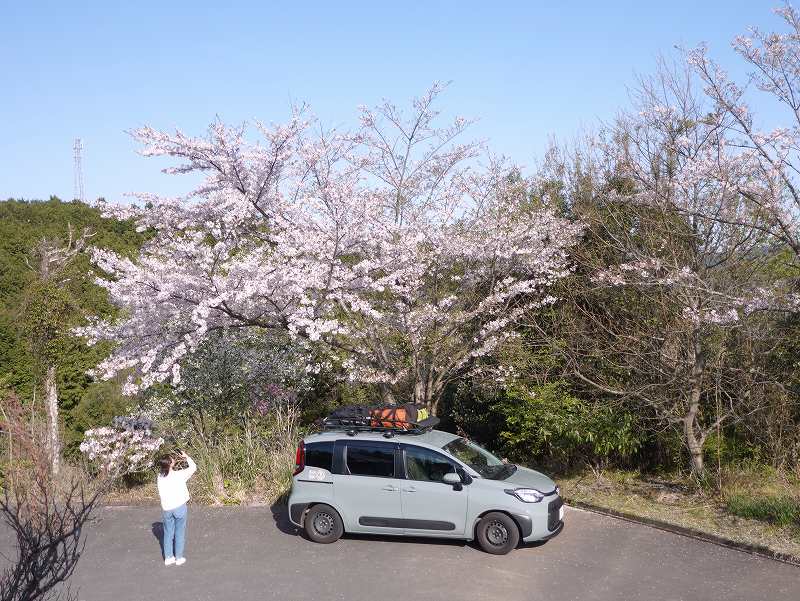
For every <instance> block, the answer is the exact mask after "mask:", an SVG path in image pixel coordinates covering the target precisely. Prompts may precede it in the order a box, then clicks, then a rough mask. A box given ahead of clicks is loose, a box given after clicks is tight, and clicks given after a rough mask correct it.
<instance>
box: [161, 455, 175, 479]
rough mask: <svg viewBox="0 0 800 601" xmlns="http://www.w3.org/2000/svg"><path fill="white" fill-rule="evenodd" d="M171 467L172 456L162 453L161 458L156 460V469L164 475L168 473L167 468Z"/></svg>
mask: <svg viewBox="0 0 800 601" xmlns="http://www.w3.org/2000/svg"><path fill="white" fill-rule="evenodd" d="M171 467H172V457H170V456H169V455H164V456H163V457H162V458H161V459H159V460H158V471H159V473H160V474H161V475H162V476H164V477H166V476H168V475H169V470H170V468H171Z"/></svg>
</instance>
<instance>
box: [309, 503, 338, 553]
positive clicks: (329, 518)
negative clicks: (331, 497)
mask: <svg viewBox="0 0 800 601" xmlns="http://www.w3.org/2000/svg"><path fill="white" fill-rule="evenodd" d="M304 526H305V530H306V534H307V535H308V538H310V539H311V540H313V541H314V542H315V543H323V544H328V543H332V542H334V541H337V540H339V539H340V538H341V536H342V534H344V524H342V518H341V517H340V516H339V513H338V512H337V511H336V510H335V509H334V508H333V507H331V506H330V505H323V504H320V505H314V506H313V507H312V508H311V509H309V510H308V513H307V514H306V519H305V521H304Z"/></svg>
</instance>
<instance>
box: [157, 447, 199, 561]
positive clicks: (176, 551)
mask: <svg viewBox="0 0 800 601" xmlns="http://www.w3.org/2000/svg"><path fill="white" fill-rule="evenodd" d="M180 458H182V459H184V460H185V461H186V463H187V465H188V467H186V468H184V469H175V463H176V458H175V456H174V455H165V456H164V457H162V458H161V459H159V461H158V469H159V471H158V477H157V478H156V484H157V485H158V496H159V497H160V498H161V509H162V510H163V514H162V515H163V522H164V565H165V566H170V565H177V566H180V565H183V564H184V563H186V557H185V556H184V554H183V550H184V545H185V543H186V519H187V517H188V508H187V507H186V503H187V501H188V500H189V489H188V488H187V487H186V482H187V481H188V480H189V478H191V477H192V475H194V473H195V472H196V471H197V465H196V464H195V462H194V461H192V458H191V457H189V455H187V454H186V453H184V452H183V451H181V452H180Z"/></svg>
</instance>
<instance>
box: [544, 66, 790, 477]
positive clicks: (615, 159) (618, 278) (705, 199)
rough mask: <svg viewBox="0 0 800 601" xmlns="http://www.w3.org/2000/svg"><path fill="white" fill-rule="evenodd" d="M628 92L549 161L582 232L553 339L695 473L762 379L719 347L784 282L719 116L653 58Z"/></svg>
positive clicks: (686, 77) (679, 75) (575, 374)
mask: <svg viewBox="0 0 800 601" xmlns="http://www.w3.org/2000/svg"><path fill="white" fill-rule="evenodd" d="M633 100H634V107H633V109H632V110H631V111H628V112H627V113H624V114H622V115H621V116H620V117H619V119H618V120H617V121H616V122H615V123H614V124H613V125H612V127H610V128H609V130H608V131H606V132H604V133H603V134H602V135H601V136H599V138H598V139H596V140H593V141H592V143H591V144H588V145H587V147H586V148H585V149H582V150H581V151H580V152H579V153H578V156H577V158H573V160H572V166H571V167H570V166H567V167H566V168H561V169H552V168H551V169H550V170H549V171H550V172H551V173H561V174H562V175H561V178H562V181H563V182H564V183H563V185H562V186H561V188H560V189H564V190H578V191H580V192H581V193H582V194H583V196H582V197H580V198H576V199H573V201H572V202H571V203H570V204H571V206H572V207H573V210H575V211H576V212H577V213H578V214H579V215H580V216H581V219H582V220H584V221H585V222H586V223H587V234H586V240H587V242H588V244H586V245H584V246H585V248H582V249H578V250H576V263H577V264H578V270H579V274H582V276H583V278H584V279H582V280H580V279H579V278H575V279H576V282H575V285H574V287H573V294H574V297H573V298H570V299H568V303H567V305H568V306H567V307H566V308H565V310H564V312H563V315H564V316H565V317H564V319H562V320H559V321H558V324H557V330H558V331H557V332H556V334H555V340H556V342H557V344H554V345H552V348H553V349H554V350H555V351H556V353H557V354H559V355H560V356H562V357H563V358H564V359H565V364H566V366H567V369H568V370H569V376H571V377H572V378H574V379H575V380H576V381H577V382H578V383H580V384H584V385H589V386H591V387H593V388H595V389H597V390H600V391H602V393H603V394H605V395H608V396H610V397H611V398H614V397H618V398H620V399H623V400H625V401H630V402H632V403H634V404H635V405H636V406H638V407H639V408H640V409H641V415H642V416H643V417H647V416H649V417H653V418H654V419H655V420H656V421H657V423H659V424H662V425H663V424H666V425H668V426H670V427H675V428H678V429H679V430H680V432H681V435H682V439H683V442H684V444H685V447H686V449H687V451H688V453H689V456H690V459H691V468H692V471H694V472H695V473H700V472H702V471H703V469H704V454H703V445H704V443H705V441H706V439H707V437H708V436H709V434H711V433H712V432H714V431H715V430H716V429H717V428H718V427H720V426H721V425H723V424H726V423H730V422H733V421H734V420H736V419H739V418H740V417H741V416H742V415H743V414H744V413H745V412H746V411H750V410H752V409H753V408H752V406H751V405H752V404H751V403H749V402H748V399H751V398H753V397H754V395H753V394H752V393H753V391H754V390H756V389H757V387H758V386H765V385H768V384H767V383H765V378H762V377H761V374H760V373H758V372H757V371H756V370H755V369H753V370H751V369H749V368H750V367H752V366H751V365H747V367H745V366H744V365H742V363H741V362H740V361H741V357H740V356H737V354H736V353H735V352H731V350H730V349H731V348H747V347H748V346H754V345H752V344H751V345H748V344H745V343H744V342H742V341H744V340H752V339H757V338H758V337H759V335H760V330H759V324H761V323H762V321H763V320H762V316H763V312H764V310H765V309H775V310H778V309H783V308H786V305H785V302H784V299H785V298H786V296H787V291H786V290H785V287H786V284H785V282H782V281H781V280H780V278H778V277H776V276H775V273H776V272H777V270H775V269H772V270H771V269H770V268H769V266H770V263H771V262H774V261H776V260H777V258H778V254H777V252H776V249H775V245H774V238H773V237H772V236H771V233H770V228H771V226H770V221H769V216H768V215H766V214H765V213H764V212H762V211H760V210H756V209H754V208H753V207H752V205H751V204H750V203H749V202H748V201H747V199H746V198H745V197H744V196H743V194H742V193H741V191H740V189H739V185H738V184H739V181H740V180H739V171H738V169H736V168H734V166H730V167H729V168H728V169H725V168H723V165H722V164H721V163H720V157H722V156H728V153H729V152H730V150H729V148H728V145H729V140H728V138H727V126H728V124H729V123H728V120H727V119H726V118H725V117H724V116H714V117H712V118H708V115H709V112H710V111H709V107H708V102H707V101H706V99H705V98H704V97H703V95H702V94H700V95H699V96H698V95H696V94H695V93H694V92H693V85H692V74H691V73H690V72H689V71H687V70H685V69H677V70H674V69H672V68H671V67H670V66H669V65H666V64H663V63H662V65H661V69H660V71H659V73H658V74H657V75H656V76H654V77H652V78H649V79H644V80H642V81H641V85H640V87H639V88H638V90H637V91H636V92H635V93H634V99H633ZM553 156H554V157H555V158H556V159H558V158H559V155H558V154H554V155H553ZM561 161H562V163H563V155H562V156H561ZM556 162H557V163H558V162H559V161H558V160H556ZM575 173H579V176H575V175H574V174H575ZM570 174H573V175H570ZM570 177H572V179H573V180H583V181H582V182H581V181H577V182H576V181H570ZM587 182H588V184H591V185H588V184H587ZM567 285H568V286H569V284H567ZM734 340H738V341H739V343H738V346H737V344H733V341H734ZM745 406H746V408H745Z"/></svg>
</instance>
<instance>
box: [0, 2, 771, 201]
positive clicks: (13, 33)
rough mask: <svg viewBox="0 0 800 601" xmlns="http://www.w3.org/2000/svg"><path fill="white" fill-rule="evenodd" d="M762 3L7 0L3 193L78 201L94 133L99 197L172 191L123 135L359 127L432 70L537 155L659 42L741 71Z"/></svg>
mask: <svg viewBox="0 0 800 601" xmlns="http://www.w3.org/2000/svg"><path fill="white" fill-rule="evenodd" d="M776 4H777V2H770V1H767V0H713V1H712V0H671V1H670V2H649V1H646V0H639V1H615V0H606V1H604V2H599V1H597V0H594V1H589V0H586V1H583V0H581V1H573V2H564V1H561V2H559V1H552V0H551V1H548V2H543V1H538V0H537V1H534V0H531V1H528V2H485V1H484V2H465V1H461V2H455V1H454V2H431V1H426V2H411V1H410V0H409V1H406V2H392V3H389V2H375V1H372V2H348V1H346V0H340V1H339V2H293V3H290V2H282V3H271V2H266V1H255V2H237V1H235V0H230V1H228V2H213V3H205V2H202V1H195V2H185V3H184V2H177V1H161V2H146V1H137V2H125V3H123V2H107V1H106V2H102V3H101V2H96V3H95V2H80V1H78V0H75V1H72V2H64V1H63V0H62V1H60V2H53V3H43V2H36V1H34V0H31V1H28V2H16V1H15V2H11V1H9V0H0V198H7V197H12V196H13V197H16V198H47V197H48V196H49V195H50V194H55V195H58V196H60V197H62V198H71V197H72V190H73V177H72V173H73V169H72V143H73V139H74V138H75V137H81V138H83V143H84V154H83V162H84V179H85V186H86V196H87V197H88V198H92V199H93V198H96V197H97V196H105V197H106V198H108V199H114V200H122V199H123V194H124V193H125V192H132V191H147V192H156V193H161V194H177V193H180V192H184V191H186V190H187V189H188V188H189V187H190V182H189V181H187V180H186V179H185V178H180V177H179V176H166V175H163V174H161V173H160V171H159V169H160V168H161V167H162V166H163V163H159V162H158V161H155V160H153V159H144V158H142V157H140V156H138V155H137V154H136V152H135V150H136V146H135V144H134V143H133V142H132V140H131V139H130V137H129V136H128V135H127V134H126V133H125V131H126V130H129V129H131V128H134V127H137V126H140V125H143V124H148V125H152V126H154V127H157V128H175V127H180V128H181V129H183V130H184V131H186V132H188V133H192V134H201V133H203V132H204V131H205V128H206V126H207V125H208V123H209V122H210V121H212V120H213V119H214V117H215V115H219V116H220V117H222V118H223V120H226V121H229V122H240V121H242V120H251V119H253V118H258V119H261V120H264V121H267V122H269V121H282V120H284V119H286V118H287V116H288V115H289V106H290V104H291V103H292V102H297V101H306V102H308V103H309V104H310V105H311V106H312V108H313V110H314V112H315V113H316V114H317V115H318V116H319V118H320V119H321V121H322V122H323V123H325V124H328V125H340V126H346V125H349V124H353V123H354V122H355V116H356V107H357V106H358V105H360V104H368V105H372V104H375V103H376V102H378V101H379V100H380V99H381V98H382V97H386V98H390V99H392V100H393V101H396V102H397V103H401V102H403V101H405V100H406V99H409V98H411V97H412V96H416V95H418V94H420V93H422V92H423V91H424V90H425V89H427V87H428V86H429V85H430V84H431V83H432V82H433V81H435V80H452V82H453V83H452V84H451V86H450V87H449V88H448V90H447V91H446V93H445V94H444V95H443V97H442V99H441V104H440V106H441V108H442V109H443V110H444V111H445V112H447V113H451V114H459V115H464V116H467V117H476V118H478V119H479V122H478V123H477V124H476V125H475V126H474V128H473V130H472V132H473V135H474V136H475V137H480V138H488V139H489V142H490V147H491V148H492V149H493V150H494V151H495V152H498V153H503V154H506V155H508V156H510V157H512V158H513V159H514V160H515V161H517V162H519V163H523V164H531V163H533V162H534V160H535V158H536V157H537V156H541V154H542V152H543V150H544V148H545V146H546V144H547V140H548V138H549V137H550V136H556V137H562V138H570V137H572V136H574V135H575V134H576V132H578V131H579V130H580V129H581V128H587V127H592V126H594V125H596V124H597V123H598V121H599V120H603V119H609V118H611V117H613V115H614V114H615V112H616V111H617V109H618V108H619V107H621V106H623V105H624V104H625V103H626V100H627V87H628V86H631V85H632V84H633V83H634V82H635V75H636V73H647V72H649V71H651V70H652V69H653V66H654V63H655V59H656V57H657V55H658V54H659V53H662V52H663V53H670V52H673V47H674V45H676V44H677V45H682V46H686V47H690V46H694V45H696V44H697V43H699V42H702V41H705V42H707V43H708V44H709V46H710V47H711V49H712V54H713V55H714V56H716V57H718V58H719V59H720V60H721V62H722V63H723V64H724V65H725V66H727V67H730V70H731V71H732V72H734V73H735V72H736V71H737V67H736V65H737V61H736V60H735V58H734V56H733V55H732V52H731V50H730V41H731V39H732V38H733V36H735V35H736V34H739V33H743V32H745V30H746V28H747V26H748V25H757V26H759V27H761V28H764V29H775V28H778V27H779V26H780V22H779V20H778V19H777V18H776V17H775V16H774V15H773V14H772V12H771V8H772V7H773V6H775V5H776Z"/></svg>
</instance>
